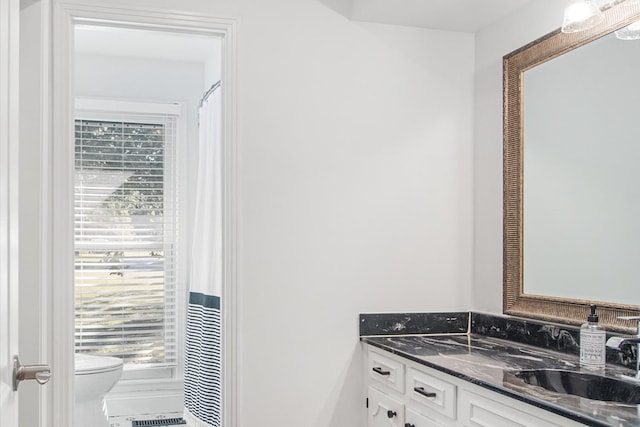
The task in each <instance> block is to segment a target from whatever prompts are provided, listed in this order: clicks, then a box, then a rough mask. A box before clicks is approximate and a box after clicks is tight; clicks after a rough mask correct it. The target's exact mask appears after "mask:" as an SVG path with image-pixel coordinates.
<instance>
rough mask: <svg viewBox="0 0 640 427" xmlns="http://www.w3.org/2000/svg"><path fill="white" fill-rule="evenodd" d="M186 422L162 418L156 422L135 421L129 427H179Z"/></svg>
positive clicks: (180, 419) (179, 419) (178, 419)
mask: <svg viewBox="0 0 640 427" xmlns="http://www.w3.org/2000/svg"><path fill="white" fill-rule="evenodd" d="M186 423H187V422H186V421H185V420H183V419H182V418H164V419H158V420H136V421H132V422H131V427H142V426H179V425H184V424H186Z"/></svg>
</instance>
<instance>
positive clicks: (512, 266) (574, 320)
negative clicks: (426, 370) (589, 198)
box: [503, 1, 640, 332]
mask: <svg viewBox="0 0 640 427" xmlns="http://www.w3.org/2000/svg"><path fill="white" fill-rule="evenodd" d="M603 14H604V21H603V22H602V23H601V24H600V25H599V26H597V27H595V28H593V29H591V30H586V31H583V32H579V33H571V34H565V33H562V32H560V30H559V29H558V30H556V31H554V32H552V33H549V34H547V35H546V36H543V37H541V38H539V39H538V40H535V41H533V42H532V43H529V44H527V45H526V46H523V47H521V48H520V49H518V50H516V51H514V52H512V53H509V54H508V55H506V56H504V58H503V84H504V86H503V87H504V92H503V95H504V99H503V120H504V121H503V125H504V129H503V143H504V152H503V156H504V157H503V167H504V170H503V173H504V175H503V180H504V182H503V184H504V187H503V191H504V198H503V212H504V217H503V286H504V294H503V311H504V313H506V314H510V315H514V316H521V317H527V318H535V319H542V320H547V321H553V322H560V323H569V324H574V325H577V324H580V323H583V322H584V320H585V319H586V316H587V313H588V308H589V304H590V303H592V302H591V301H586V300H578V299H568V298H560V297H549V296H539V295H531V294H526V293H524V289H523V274H522V266H523V258H522V249H523V230H524V227H523V225H524V223H523V178H524V177H523V165H522V154H523V144H524V141H523V132H522V131H523V123H522V121H523V119H524V117H523V114H522V105H523V94H522V87H523V85H522V76H523V73H524V72H525V71H526V70H528V69H531V68H533V67H535V66H536V65H539V64H541V63H543V62H546V61H548V60H550V59H553V58H556V57H558V56H560V55H562V54H564V53H566V52H568V51H570V50H573V49H576V48H578V47H580V46H583V45H585V44H587V43H589V42H591V41H593V40H595V39H597V38H599V37H601V36H604V35H606V34H609V33H611V32H613V31H615V30H617V29H619V28H622V27H625V26H626V25H629V24H630V23H632V22H634V21H637V20H638V19H640V2H638V3H630V2H629V1H626V2H623V3H620V4H618V5H617V6H614V7H611V8H609V9H608V10H605V11H604V12H603ZM637 43H639V44H640V41H637ZM597 304H598V313H599V315H600V320H601V322H602V323H603V324H605V325H607V327H608V328H609V329H612V330H616V331H619V332H632V331H633V332H635V328H633V327H632V323H633V322H629V321H621V320H618V319H617V318H618V317H619V316H632V315H634V316H637V315H640V307H639V306H636V305H623V304H617V303H601V302H598V303H597Z"/></svg>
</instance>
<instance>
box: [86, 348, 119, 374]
mask: <svg viewBox="0 0 640 427" xmlns="http://www.w3.org/2000/svg"><path fill="white" fill-rule="evenodd" d="M119 369H122V359H118V358H117V357H108V356H93V355H90V354H82V353H76V356H75V374H76V375H91V374H98V373H101V372H110V371H116V370H119Z"/></svg>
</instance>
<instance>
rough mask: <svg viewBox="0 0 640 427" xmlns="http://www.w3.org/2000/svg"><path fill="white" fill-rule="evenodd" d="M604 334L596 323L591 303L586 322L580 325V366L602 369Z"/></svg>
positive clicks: (594, 308)
mask: <svg viewBox="0 0 640 427" xmlns="http://www.w3.org/2000/svg"><path fill="white" fill-rule="evenodd" d="M605 342H606V334H605V330H604V328H603V327H602V326H600V324H599V323H598V315H597V314H596V306H595V304H591V314H589V316H588V317H587V323H584V324H583V325H582V326H581V327H580V366H582V367H583V368H586V369H591V370H599V369H604V367H605V360H606V354H607V352H606V348H605Z"/></svg>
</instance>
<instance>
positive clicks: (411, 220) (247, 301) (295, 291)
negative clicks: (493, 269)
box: [88, 0, 474, 427]
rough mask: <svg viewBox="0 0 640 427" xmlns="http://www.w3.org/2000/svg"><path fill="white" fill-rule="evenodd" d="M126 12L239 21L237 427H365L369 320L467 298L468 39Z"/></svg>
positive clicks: (204, 5)
mask: <svg viewBox="0 0 640 427" xmlns="http://www.w3.org/2000/svg"><path fill="white" fill-rule="evenodd" d="M88 1H89V0H88ZM111 4H113V3H111ZM126 4H128V5H134V6H136V7H138V6H139V7H149V8H161V9H167V10H187V11H191V12H195V13H198V12H204V13H207V14H212V15H218V16H223V17H235V18H238V20H239V26H238V94H239V98H238V111H237V117H238V126H239V128H238V135H239V139H238V145H239V167H240V173H239V185H240V188H239V191H240V194H239V196H240V197H239V199H240V200H239V204H240V223H239V233H240V234H239V238H240V242H239V243H240V244H239V284H238V286H239V290H238V291H239V313H238V319H239V337H238V338H239V347H240V354H239V366H238V376H239V396H238V397H239V402H238V403H239V418H240V422H239V426H241V427H253V426H265V427H268V426H277V425H294V424H300V425H304V426H314V427H315V426H318V427H319V426H334V427H343V426H358V425H362V423H361V422H362V418H361V416H362V414H363V409H364V408H363V405H364V400H363V398H364V396H363V394H362V385H363V381H362V366H361V354H360V351H359V342H358V336H357V334H358V329H357V328H358V324H357V314H358V313H359V312H379V311H438V310H457V309H467V308H468V307H469V306H470V304H471V296H470V293H469V289H470V288H471V282H472V249H473V248H472V225H473V206H472V202H471V201H472V190H473V184H472V179H473V176H472V174H473V172H472V171H473V163H472V162H473V155H472V151H473V145H472V136H473V135H472V132H473V67H474V38H473V36H472V35H470V34H460V33H447V32H439V31H430V30H424V29H417V28H408V27H394V26H386V25H378V24H364V23H354V22H350V21H348V20H346V19H345V18H344V17H343V16H341V15H339V14H338V13H336V12H335V11H333V10H331V9H329V8H327V7H326V6H324V5H323V4H321V3H320V2H318V1H314V0H272V1H269V2H256V1H252V0H215V1H211V0H161V1H158V0H131V1H129V2H127V3H126Z"/></svg>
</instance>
